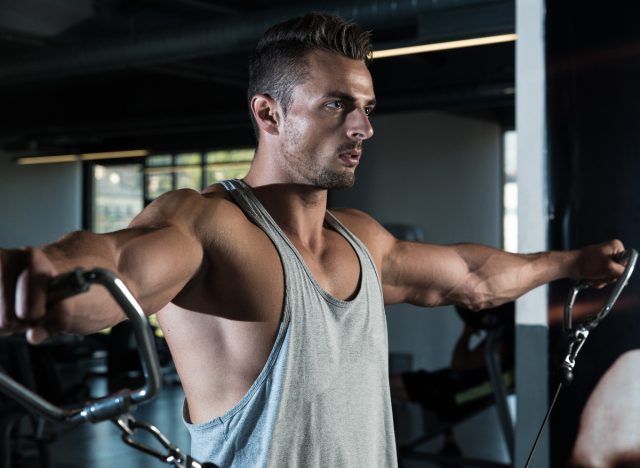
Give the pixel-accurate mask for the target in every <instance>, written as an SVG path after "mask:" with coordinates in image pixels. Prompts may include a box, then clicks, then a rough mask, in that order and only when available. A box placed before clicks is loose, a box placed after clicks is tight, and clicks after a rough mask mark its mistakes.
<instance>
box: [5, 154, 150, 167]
mask: <svg viewBox="0 0 640 468" xmlns="http://www.w3.org/2000/svg"><path fill="white" fill-rule="evenodd" d="M148 155H149V151H147V150H129V151H106V152H104V153H83V154H57V155H52V156H24V157H21V158H17V159H16V163H18V164H20V165H27V164H54V163H64V162H77V161H94V160H97V159H118V158H141V157H144V156H148Z"/></svg>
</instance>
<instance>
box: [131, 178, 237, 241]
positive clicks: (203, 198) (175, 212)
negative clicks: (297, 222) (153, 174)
mask: <svg viewBox="0 0 640 468" xmlns="http://www.w3.org/2000/svg"><path fill="white" fill-rule="evenodd" d="M239 218H240V219H244V220H246V217H245V216H244V214H243V213H242V210H240V209H239V208H238V207H237V206H236V205H235V203H233V202H232V201H231V198H230V197H229V195H228V193H227V191H226V190H225V189H224V188H222V187H214V188H208V189H205V191H203V192H202V193H200V192H197V191H195V190H192V189H179V190H173V191H171V192H167V193H165V194H163V195H161V196H160V197H158V198H157V199H155V200H154V201H153V202H151V203H150V204H149V206H147V207H146V208H145V209H144V210H143V211H142V212H141V213H140V214H139V215H138V216H136V218H134V220H133V221H132V222H131V227H156V228H158V227H164V226H175V227H180V228H185V229H187V230H193V231H198V230H200V229H202V228H203V227H206V228H210V227H211V225H212V224H220V222H221V220H224V221H225V222H233V221H234V220H235V219H239Z"/></svg>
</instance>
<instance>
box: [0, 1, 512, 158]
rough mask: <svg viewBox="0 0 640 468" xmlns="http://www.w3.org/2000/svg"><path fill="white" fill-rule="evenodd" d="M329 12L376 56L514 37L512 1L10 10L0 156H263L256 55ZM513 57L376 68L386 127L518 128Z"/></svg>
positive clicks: (4, 5)
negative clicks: (450, 122)
mask: <svg viewBox="0 0 640 468" xmlns="http://www.w3.org/2000/svg"><path fill="white" fill-rule="evenodd" d="M311 10H320V11H331V12H335V13H337V14H340V15H342V16H344V17H347V18H351V19H353V20H355V21H356V22H358V23H359V24H361V25H362V26H364V27H365V28H367V29H371V30H372V31H373V37H374V47H375V49H384V48H388V47H390V46H398V45H410V44H418V43H431V42H438V41H443V40H452V39H460V38H468V37H477V36H484V35H492V34H504V33H509V32H514V2H513V0H511V1H504V0H498V1H496V0H493V1H487V0H427V1H425V0H387V1H382V0H379V1H376V0H351V1H348V0H343V1H340V0H335V1H334V2H333V3H332V2H314V1H306V0H298V1H289V0H270V1H269V2H268V3H267V2H259V1H256V0H234V1H230V0H130V1H125V0H66V1H65V0H3V1H2V2H0V109H2V110H3V112H2V113H1V114H0V148H1V149H2V150H4V152H6V153H9V154H11V155H14V156H20V155H26V154H29V155H37V154H63V153H69V152H90V151H107V150H121V149H134V148H135V149H137V148H145V149H150V150H152V151H164V150H187V149H198V148H215V147H219V148H224V147H232V146H237V145H247V144H248V145H251V144H253V134H252V131H251V126H250V123H249V119H248V116H247V112H246V97H245V88H246V82H247V76H248V72H247V66H246V62H247V55H248V53H249V52H250V51H251V49H252V47H253V45H254V44H255V43H256V41H257V39H258V37H259V36H260V34H261V33H262V32H263V31H264V30H265V29H266V28H267V27H268V26H269V25H271V24H273V23H275V22H277V21H280V20H282V19H286V18H289V17H292V16H296V15H298V14H301V13H303V12H305V11H311ZM514 62H515V52H514V44H513V43H512V42H511V43H505V44H496V45H490V46H481V47H473V48H466V49H457V50H449V51H441V52H433V53H427V54H419V55H410V56H404V57H395V58H386V59H379V60H374V62H373V63H372V65H371V72H372V74H373V77H374V83H375V89H376V96H377V100H378V102H379V104H378V109H377V110H376V114H385V113H389V112H397V111H406V110H418V109H440V110H447V111H452V112H459V113H464V114H470V115H475V116H479V117H482V118H487V119H492V120H495V121H497V122H499V123H501V124H503V125H505V126H510V125H512V122H513V105H514V68H515V66H514Z"/></svg>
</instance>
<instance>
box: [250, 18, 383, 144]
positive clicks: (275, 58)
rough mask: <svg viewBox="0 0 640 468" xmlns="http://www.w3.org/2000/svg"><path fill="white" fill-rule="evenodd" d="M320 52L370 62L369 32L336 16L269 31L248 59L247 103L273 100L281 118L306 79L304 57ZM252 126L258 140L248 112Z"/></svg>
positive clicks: (289, 22)
mask: <svg viewBox="0 0 640 468" xmlns="http://www.w3.org/2000/svg"><path fill="white" fill-rule="evenodd" d="M313 50H322V51H326V52H331V53H335V54H339V55H342V56H344V57H347V58H351V59H355V60H362V61H363V62H364V63H365V64H368V63H369V61H370V59H371V50H372V46H371V32H370V31H364V30H363V29H362V28H360V26H358V25H357V24H355V23H352V22H349V21H345V20H344V19H342V18H340V17H339V16H336V15H330V14H326V13H317V12H314V13H307V14H306V15H304V16H300V17H297V18H292V19H290V20H287V21H285V22H283V23H279V24H276V25H275V26H272V27H271V28H269V29H268V30H267V31H266V32H265V33H264V34H263V36H262V38H261V39H260V40H259V41H258V45H257V46H256V49H255V51H254V52H253V54H252V55H251V57H250V59H249V88H248V101H249V106H251V98H252V97H253V96H255V95H256V94H266V95H269V96H270V97H271V98H273V99H275V100H276V101H277V102H278V103H279V104H280V106H282V110H283V112H284V115H285V116H286V115H287V111H288V109H289V107H290V105H291V101H292V99H293V91H294V88H295V87H296V86H297V85H298V84H300V83H302V82H304V81H305V80H307V79H309V78H310V76H309V63H308V61H307V58H306V56H307V54H308V53H309V52H311V51H313ZM249 115H250V116H251V123H252V124H253V129H254V131H255V133H256V137H259V132H258V125H257V123H256V121H255V118H254V116H253V113H252V112H251V109H249Z"/></svg>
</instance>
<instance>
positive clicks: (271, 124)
mask: <svg viewBox="0 0 640 468" xmlns="http://www.w3.org/2000/svg"><path fill="white" fill-rule="evenodd" d="M251 112H252V113H253V117H254V118H255V119H256V123H257V124H258V127H260V128H261V129H262V130H264V131H265V132H267V133H270V134H271V135H278V134H279V133H280V131H279V127H280V115H281V114H280V106H279V105H278V103H277V102H276V101H275V100H274V99H273V98H272V97H271V96H269V95H268V94H256V95H255V96H253V97H252V98H251Z"/></svg>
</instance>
